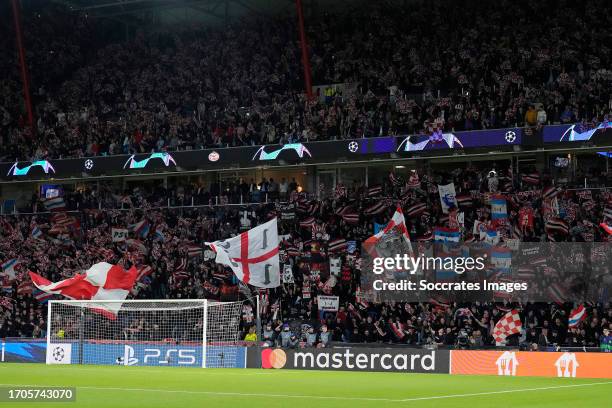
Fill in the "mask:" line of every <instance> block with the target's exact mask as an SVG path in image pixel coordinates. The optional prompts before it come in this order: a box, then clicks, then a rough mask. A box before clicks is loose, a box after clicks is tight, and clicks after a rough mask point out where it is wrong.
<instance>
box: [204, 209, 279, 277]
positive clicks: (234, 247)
mask: <svg viewBox="0 0 612 408" xmlns="http://www.w3.org/2000/svg"><path fill="white" fill-rule="evenodd" d="M278 242H279V241H278V225H277V220H276V218H274V219H273V220H271V221H268V222H266V223H265V224H261V225H259V226H257V227H255V228H253V229H250V230H248V231H246V232H243V233H242V234H240V235H237V236H235V237H233V238H229V239H226V240H224V241H215V242H206V245H210V246H211V247H212V249H213V250H214V251H215V252H216V253H217V256H216V258H215V261H216V262H217V263H219V264H222V265H226V266H229V267H230V268H231V269H232V271H234V274H235V275H236V277H237V278H238V279H240V280H241V281H242V282H244V283H248V284H250V285H253V286H257V287H260V288H276V287H278V286H280V265H279V258H278Z"/></svg>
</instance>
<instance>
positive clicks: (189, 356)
mask: <svg viewBox="0 0 612 408" xmlns="http://www.w3.org/2000/svg"><path fill="white" fill-rule="evenodd" d="M143 353H144V355H143V358H142V363H143V364H144V365H165V364H170V365H174V364H177V365H194V364H195V363H196V350H195V349H174V348H172V349H167V350H165V352H164V351H163V350H161V349H159V348H145V349H144V350H143ZM135 354H136V353H135V350H134V347H132V346H128V345H126V346H124V353H123V363H124V364H125V365H136V364H138V362H139V361H140V360H139V359H138V358H137V357H135Z"/></svg>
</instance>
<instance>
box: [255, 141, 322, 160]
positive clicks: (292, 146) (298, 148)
mask: <svg viewBox="0 0 612 408" xmlns="http://www.w3.org/2000/svg"><path fill="white" fill-rule="evenodd" d="M265 148H266V146H261V147H260V148H259V150H257V153H255V155H254V156H253V159H252V160H256V159H258V160H274V159H277V158H278V155H279V154H280V153H281V152H282V151H283V150H293V151H294V152H295V153H296V154H297V156H298V157H299V158H300V159H301V158H303V157H304V154H307V155H308V157H312V154H310V151H309V150H308V149H307V148H306V146H304V145H303V144H301V143H289V144H286V145H283V146H281V147H280V148H279V149H276V150H274V151H272V152H269V153H268V152H266V150H265Z"/></svg>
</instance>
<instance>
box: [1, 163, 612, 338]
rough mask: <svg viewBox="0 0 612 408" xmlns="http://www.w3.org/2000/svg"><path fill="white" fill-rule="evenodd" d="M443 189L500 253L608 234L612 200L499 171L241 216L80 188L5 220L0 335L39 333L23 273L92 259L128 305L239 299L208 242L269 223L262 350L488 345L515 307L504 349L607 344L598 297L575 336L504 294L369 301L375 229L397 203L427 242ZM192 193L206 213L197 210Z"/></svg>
mask: <svg viewBox="0 0 612 408" xmlns="http://www.w3.org/2000/svg"><path fill="white" fill-rule="evenodd" d="M264 182H265V183H268V184H269V183H270V181H264ZM264 182H262V183H264ZM272 182H273V181H272ZM450 182H453V183H454V185H455V188H456V192H457V202H458V210H460V211H461V212H462V213H463V215H464V217H463V218H464V221H463V224H462V225H457V226H456V227H458V228H459V229H460V230H461V231H462V237H463V241H464V242H468V241H478V240H480V239H481V235H480V233H479V228H480V227H479V226H480V225H488V226H489V228H497V233H498V234H499V239H500V242H502V243H504V242H506V243H509V242H510V240H514V239H520V240H522V241H533V242H540V241H557V242H559V241H561V242H564V241H567V242H605V241H608V240H609V236H608V232H607V231H606V230H605V229H604V228H602V227H600V223H601V222H602V221H604V222H606V223H612V213H611V212H610V208H612V193H611V192H610V191H609V190H606V189H589V190H575V189H565V188H561V187H559V188H557V187H553V186H552V184H551V182H552V180H551V177H550V175H547V174H546V173H538V172H535V171H534V172H529V173H524V174H520V175H513V174H512V173H511V172H509V171H508V170H506V169H497V170H496V172H495V174H491V173H490V172H489V170H484V171H482V170H478V169H476V168H473V167H470V166H468V167H465V168H458V169H455V170H453V171H451V172H436V173H434V174H432V175H430V176H428V175H425V174H418V173H416V172H406V173H405V174H395V173H390V174H389V177H388V178H386V179H385V180H382V183H381V184H379V185H375V186H374V185H370V186H368V187H366V186H364V185H362V184H359V182H358V183H356V184H355V185H354V186H351V187H349V186H344V185H342V184H339V185H338V186H336V188H335V189H334V190H333V192H330V194H329V196H328V197H323V198H316V197H313V196H312V195H309V194H306V193H305V192H301V193H298V191H297V185H296V183H291V184H289V187H288V191H287V194H286V195H284V196H283V195H281V194H280V193H279V194H278V195H275V196H273V197H272V199H271V200H270V201H269V202H268V203H256V204H251V205H245V206H226V205H209V203H211V204H212V201H210V200H211V199H210V198H206V197H209V196H210V193H211V189H213V190H215V191H216V189H217V187H214V186H212V185H211V186H198V187H197V188H196V187H191V188H189V187H182V188H180V189H169V190H165V189H162V188H158V189H154V190H151V191H146V190H145V189H134V190H130V191H125V192H113V191H111V190H110V189H108V188H105V189H101V190H100V191H96V190H93V189H92V190H83V191H80V192H75V193H72V194H67V195H66V196H65V202H66V204H67V207H65V208H59V209H58V208H56V211H53V212H51V213H49V212H46V211H45V207H44V205H45V200H43V201H42V202H41V201H40V200H39V199H37V198H36V197H34V198H33V201H32V209H31V210H32V211H33V212H34V213H35V214H34V215H25V214H24V215H9V216H3V217H1V218H0V221H1V224H0V235H1V239H0V260H1V261H2V268H3V270H2V272H1V273H0V276H1V277H2V288H1V291H2V296H1V297H0V338H2V337H43V336H44V335H45V330H46V326H45V315H46V308H45V307H44V303H45V302H46V301H47V300H48V296H45V295H44V294H43V293H41V292H39V291H37V290H36V289H35V288H33V287H32V284H31V282H30V281H29V279H28V278H27V277H26V273H27V271H28V270H31V271H35V272H37V273H39V274H42V275H43V276H45V277H46V278H48V279H49V280H51V281H58V280H61V279H65V278H67V277H70V276H73V275H74V274H75V273H77V272H79V271H81V270H84V269H87V268H88V267H89V266H90V265H92V264H93V263H96V262H100V261H108V262H110V263H119V264H122V265H124V266H125V267H126V268H127V267H129V266H131V265H135V266H137V268H138V271H139V279H138V282H137V284H136V286H135V287H134V289H133V293H132V296H133V297H135V298H142V299H148V298H152V299H156V298H161V299H165V298H168V299H181V298H203V297H207V298H218V299H221V300H235V299H237V298H240V299H246V298H248V297H249V296H252V295H253V294H254V293H255V288H252V287H251V288H249V287H246V286H244V285H239V284H238V282H237V281H236V280H235V278H234V277H233V274H232V273H231V272H230V271H229V270H228V269H226V268H224V267H223V266H220V265H217V264H215V263H214V260H213V259H214V253H213V252H212V251H210V249H209V248H207V247H205V246H204V245H203V243H204V242H206V241H213V240H217V239H225V238H227V237H229V236H233V235H235V234H237V233H239V232H241V231H245V230H247V229H249V228H250V227H253V226H255V225H258V224H260V223H262V222H263V221H265V220H267V219H270V218H271V217H275V216H276V217H278V219H279V234H280V235H281V237H282V242H281V251H280V257H281V262H282V265H281V267H282V270H283V274H282V275H283V279H282V281H283V283H282V284H281V287H280V288H277V289H274V290H268V291H264V292H261V293H260V294H261V295H262V296H263V297H262V301H263V309H264V313H263V322H264V327H263V332H262V333H261V337H260V339H261V340H263V341H265V342H267V343H268V344H272V343H276V344H279V345H282V346H285V347H304V346H321V345H326V344H328V343H329V342H351V343H362V342H372V343H376V342H384V343H398V344H413V345H426V346H436V345H437V346H455V347H486V346H492V345H494V341H493V338H492V336H491V332H492V327H493V325H494V324H495V323H496V321H497V320H499V318H500V316H501V315H503V314H504V313H505V311H507V310H509V309H511V308H518V309H519V310H520V313H521V318H522V320H523V324H524V330H523V332H522V333H521V334H520V335H516V336H514V337H512V338H510V340H509V344H511V345H514V346H517V345H521V346H524V347H526V348H530V349H537V348H546V347H549V346H550V347H552V346H556V345H559V346H572V347H598V346H599V344H600V339H602V336H604V337H605V336H609V332H606V331H605V330H609V329H612V307H611V306H610V302H609V299H608V298H607V296H608V294H606V293H602V297H601V298H600V301H599V302H592V303H588V304H586V305H585V306H586V308H587V311H588V312H587V317H586V319H585V320H584V321H582V322H581V323H580V324H579V325H577V326H576V327H575V328H571V329H570V328H568V324H567V323H568V313H569V311H570V310H571V309H572V308H573V307H575V305H573V304H571V303H568V302H565V301H564V300H565V299H563V298H560V299H558V301H557V302H555V303H526V304H517V303H516V302H513V301H512V299H511V298H503V299H501V298H500V299H495V298H494V299H489V300H486V301H485V300H483V301H482V302H476V303H471V304H461V303H455V302H445V301H444V300H443V299H437V300H435V301H432V302H430V303H404V302H383V303H372V302H370V303H369V302H367V301H366V300H365V299H364V298H363V297H362V296H361V293H360V283H361V278H360V277H361V270H360V268H361V256H360V250H361V243H362V242H363V241H364V239H366V238H367V237H369V236H371V235H372V234H373V231H374V226H375V224H385V223H386V222H387V221H388V220H389V218H390V216H391V215H392V213H393V209H394V208H395V205H400V206H402V208H403V211H404V214H405V215H406V218H407V224H408V225H407V226H408V231H409V234H410V237H411V240H412V241H413V242H415V243H416V242H424V241H431V240H432V239H433V230H434V228H435V227H436V226H443V227H449V226H454V225H453V223H454V222H455V221H454V217H453V216H450V214H444V212H443V211H442V208H441V203H440V198H439V196H438V185H440V184H446V183H450ZM236 184H237V185H241V184H240V183H236ZM245 184H246V183H245ZM496 193H501V194H504V196H505V197H506V199H507V203H508V219H509V223H506V224H504V225H496V224H491V207H490V205H489V204H488V203H487V197H488V196H489V195H490V194H496ZM192 195H193V196H194V197H196V198H197V201H196V202H201V203H203V204H204V205H201V206H199V207H198V206H194V207H191V206H190V205H191V204H190V202H191V200H190V197H191V196H192ZM207 195H208V196H207ZM168 197H173V198H172V200H175V199H177V197H182V198H181V199H182V200H185V201H186V204H185V205H187V206H186V207H184V208H165V209H163V208H159V207H163V206H164V205H165V203H166V202H167V200H168ZM207 200H208V202H207ZM100 202H102V203H103V205H102V206H101V207H102V208H100V205H99V203H100ZM173 204H174V205H180V204H181V201H173ZM66 209H70V211H66ZM58 210H59V211H58ZM519 214H520V216H519ZM519 220H525V221H524V223H523V221H519ZM551 220H554V222H550V221H551ZM493 225H495V226H494V227H492V226H493ZM547 267H551V264H550V263H546V262H544V263H539V264H538V265H537V266H534V269H533V271H532V272H533V273H545V271H544V270H545V268H547ZM319 294H327V295H337V296H339V298H340V308H339V311H338V312H337V313H331V314H330V313H328V314H324V315H320V314H319V310H318V305H317V303H316V299H317V295H319ZM253 324H254V313H253V308H252V306H251V305H249V304H245V306H244V308H243V313H242V328H243V329H244V331H245V334H246V335H247V337H246V338H247V340H248V339H252V338H253V333H252V332H249V330H250V329H251V327H252V326H253ZM124 329H126V330H127V327H126V328H124ZM130 330H134V328H131V329H130ZM606 338H607V337H606ZM608 340H609V339H608ZM608 340H606V342H607V341H608ZM602 344H603V343H602ZM606 344H608V343H606Z"/></svg>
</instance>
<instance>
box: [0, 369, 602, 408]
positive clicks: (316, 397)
mask: <svg viewBox="0 0 612 408" xmlns="http://www.w3.org/2000/svg"><path fill="white" fill-rule="evenodd" d="M7 385H22V386H24V385H30V386H41V385H42V386H72V387H76V388H77V401H76V403H74V402H71V403H52V404H51V406H52V407H62V406H65V407H72V408H75V407H94V408H95V407H104V408H111V407H113V408H114V407H138V408H141V407H145V408H149V407H163V408H170V407H181V408H184V407H206V408H212V407H243V408H257V407H291V408H301V407H305V408H306V407H308V408H320V407H351V408H353V407H355V408H359V407H387V406H388V407H398V406H401V407H419V408H427V407H436V408H444V407H453V408H460V407H468V408H481V407H482V408H492V407H512V408H518V407H529V408H536V407H538V408H540V407H551V408H553V407H554V408H560V407H572V408H578V407H589V408H599V407H601V408H609V407H612V380H601V379H590V380H589V379H564V378H539V377H534V378H528V377H482V376H450V375H442V374H401V373H372V372H338V371H335V372H332V371H295V370H255V369H248V370H247V369H197V368H175V367H108V366H78V367H75V366H46V365H42V364H40V365H39V364H13V363H7V364H1V365H0V386H2V387H4V386H7ZM9 404H10V403H9ZM2 405H4V404H2V403H0V408H1V406H2ZM10 405H13V406H15V407H20V408H21V407H23V408H25V407H28V406H37V407H40V406H48V405H45V404H42V403H19V404H10ZM5 406H8V405H5Z"/></svg>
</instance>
